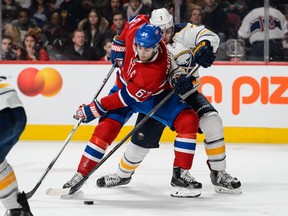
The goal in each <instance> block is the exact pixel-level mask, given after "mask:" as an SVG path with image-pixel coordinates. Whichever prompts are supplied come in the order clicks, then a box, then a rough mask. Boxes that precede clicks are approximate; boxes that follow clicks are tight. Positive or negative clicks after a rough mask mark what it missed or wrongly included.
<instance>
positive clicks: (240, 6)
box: [221, 0, 248, 20]
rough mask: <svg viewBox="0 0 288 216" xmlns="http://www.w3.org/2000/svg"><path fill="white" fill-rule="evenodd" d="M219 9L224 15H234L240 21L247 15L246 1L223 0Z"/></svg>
mask: <svg viewBox="0 0 288 216" xmlns="http://www.w3.org/2000/svg"><path fill="white" fill-rule="evenodd" d="M221 7H222V8H223V9H224V11H225V12H226V13H229V14H236V15H238V16H239V18H240V20H242V19H243V18H244V17H245V16H246V14H247V13H248V5H247V3H246V0H223V1H221Z"/></svg>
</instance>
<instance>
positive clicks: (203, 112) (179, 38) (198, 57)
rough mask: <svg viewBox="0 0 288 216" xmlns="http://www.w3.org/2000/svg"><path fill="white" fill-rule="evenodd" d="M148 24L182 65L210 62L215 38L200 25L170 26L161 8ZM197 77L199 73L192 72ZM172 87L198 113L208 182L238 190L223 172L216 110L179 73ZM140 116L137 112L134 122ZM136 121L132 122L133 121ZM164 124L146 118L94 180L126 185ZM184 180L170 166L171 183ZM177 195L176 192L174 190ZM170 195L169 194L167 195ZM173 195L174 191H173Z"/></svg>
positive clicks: (217, 187) (223, 156) (106, 184)
mask: <svg viewBox="0 0 288 216" xmlns="http://www.w3.org/2000/svg"><path fill="white" fill-rule="evenodd" d="M150 23H151V24H153V25H158V26H159V27H160V28H161V30H162V39H163V40H164V41H165V42H166V44H167V47H168V49H169V51H170V52H171V53H172V55H173V56H174V59H175V60H176V62H177V63H178V64H179V65H180V66H182V67H183V68H185V69H187V70H188V71H189V69H191V66H195V62H196V63H197V64H199V65H201V66H202V67H205V68H206V67H210V66H211V65H212V63H213V62H214V59H215V55H214V53H215V52H216V51H217V48H218V46H219V37H218V36H217V35H216V34H215V33H213V32H212V31H210V30H208V29H207V28H205V27H204V26H196V25H193V24H191V23H183V24H178V25H174V23H173V17H172V15H170V14H169V13H168V11H167V10H166V9H164V8H161V9H157V10H154V11H153V12H152V15H151V18H150ZM194 77H196V79H199V74H198V73H196V74H195V75H194ZM174 86H175V90H176V92H177V93H179V95H180V96H181V98H182V99H183V100H185V102H186V103H188V104H189V105H190V106H191V107H192V108H193V109H194V111H195V112H196V113H197V114H198V116H199V119H200V122H199V132H201V133H202V132H203V133H204V135H205V141H204V145H205V150H206V153H207V156H208V161H207V164H208V167H209V169H210V177H211V182H212V184H213V185H214V186H215V191H216V192H219V193H233V194H239V193H241V192H242V191H241V183H240V181H239V180H238V179H237V178H235V177H232V176H231V175H229V174H228V173H226V171H225V170H226V151H225V143H224V137H223V124H222V120H221V118H220V117H219V115H218V112H217V111H216V109H215V108H214V107H213V106H212V105H211V104H210V103H209V102H208V101H207V99H206V98H205V97H204V96H203V95H202V94H201V93H199V92H198V91H196V92H194V88H195V82H194V85H193V84H192V83H191V80H189V79H186V78H185V76H181V77H179V79H178V83H176V84H175V85H174ZM143 118H144V115H142V114H140V115H138V119H137V123H138V122H139V121H141V120H142V119H143ZM137 123H136V124H137ZM163 130H164V126H163V125H162V124H161V123H159V122H157V121H155V120H153V119H149V121H148V122H146V123H145V124H144V125H143V126H142V127H141V129H139V130H138V131H137V132H136V133H135V134H134V135H133V136H132V138H131V142H130V143H129V144H128V146H127V150H126V151H125V153H124V155H123V156H122V158H121V161H120V163H119V166H118V169H117V171H116V174H111V175H106V176H103V177H101V178H99V179H98V180H97V185H98V186H99V187H114V186H118V185H124V184H128V183H129V182H130V180H131V176H132V174H133V173H134V172H135V170H136V168H137V167H138V166H139V165H140V163H141V162H142V160H143V159H144V158H145V156H146V155H147V154H148V152H149V149H150V148H158V147H159V144H158V143H159V140H160V137H161V135H162V132H163ZM179 182H185V179H183V177H182V170H181V169H180V170H179V169H178V168H177V167H174V175H173V177H172V180H171V184H172V185H173V184H174V185H177V183H179ZM178 194H179V193H178ZM171 195H172V194H171ZM173 196H177V193H175V194H173ZM179 196H181V194H179Z"/></svg>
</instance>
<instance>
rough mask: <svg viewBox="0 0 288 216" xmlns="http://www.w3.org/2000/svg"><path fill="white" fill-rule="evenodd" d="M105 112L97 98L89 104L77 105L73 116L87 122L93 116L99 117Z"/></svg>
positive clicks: (92, 118) (93, 117)
mask: <svg viewBox="0 0 288 216" xmlns="http://www.w3.org/2000/svg"><path fill="white" fill-rule="evenodd" d="M106 112H107V111H106V110H105V109H104V108H103V107H102V106H101V104H100V103H99V102H98V101H97V100H93V101H92V102H91V103H90V104H89V105H85V104H83V105H81V106H79V108H78V110H77V111H76V114H75V115H74V116H73V117H74V118H75V119H77V120H78V119H82V122H83V123H89V122H90V121H92V120H94V119H95V118H100V117H101V116H102V115H104V114H105V113H106Z"/></svg>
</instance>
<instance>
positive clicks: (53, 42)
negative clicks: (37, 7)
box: [43, 11, 70, 50]
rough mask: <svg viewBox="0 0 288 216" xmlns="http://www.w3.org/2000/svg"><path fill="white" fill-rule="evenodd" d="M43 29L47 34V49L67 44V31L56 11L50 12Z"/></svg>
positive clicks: (61, 47) (62, 46)
mask: <svg viewBox="0 0 288 216" xmlns="http://www.w3.org/2000/svg"><path fill="white" fill-rule="evenodd" d="M43 31H44V33H45V35H46V36H47V42H48V50H51V49H54V48H55V49H63V48H65V47H66V46H67V45H68V42H69V39H70V38H69V33H68V31H67V30H66V29H64V28H63V27H62V26H61V16H60V14H59V13H58V12H56V11H55V12H53V13H52V15H51V17H50V20H49V21H48V22H47V23H46V25H45V26H44V27H43Z"/></svg>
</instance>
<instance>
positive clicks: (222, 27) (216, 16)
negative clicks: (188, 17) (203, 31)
mask: <svg viewBox="0 0 288 216" xmlns="http://www.w3.org/2000/svg"><path fill="white" fill-rule="evenodd" d="M204 3H205V4H204V7H203V11H204V17H203V24H204V25H205V26H206V28H208V29H210V30H212V31H213V32H215V33H216V34H217V35H218V36H219V38H220V42H225V41H226V37H227V24H228V23H227V16H226V14H225V12H224V10H223V9H222V8H221V7H220V5H219V4H218V3H217V2H216V0H204Z"/></svg>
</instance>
